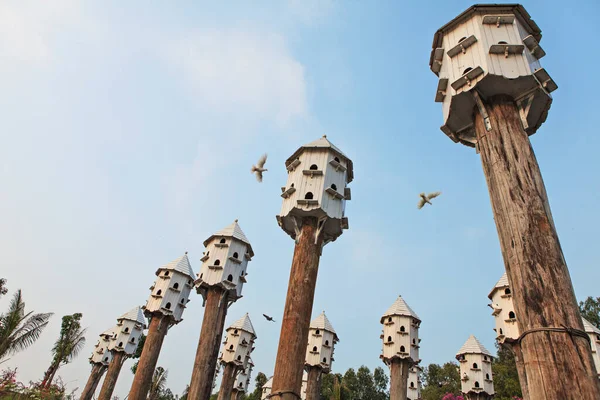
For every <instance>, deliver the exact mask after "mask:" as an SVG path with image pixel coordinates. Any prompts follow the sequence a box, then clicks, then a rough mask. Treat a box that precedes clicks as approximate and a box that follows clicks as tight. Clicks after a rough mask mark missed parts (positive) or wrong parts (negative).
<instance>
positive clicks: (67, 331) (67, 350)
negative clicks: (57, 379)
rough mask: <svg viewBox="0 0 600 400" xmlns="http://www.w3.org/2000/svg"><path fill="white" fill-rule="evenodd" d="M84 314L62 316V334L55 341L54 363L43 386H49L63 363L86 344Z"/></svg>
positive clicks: (45, 375)
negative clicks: (82, 318) (83, 327)
mask: <svg viewBox="0 0 600 400" xmlns="http://www.w3.org/2000/svg"><path fill="white" fill-rule="evenodd" d="M81 317H83V315H82V314H81V313H75V314H73V315H65V316H64V317H63V318H62V326H61V328H60V336H59V337H58V339H57V340H56V342H55V343H54V347H53V348H52V354H53V355H54V357H53V358H52V363H51V364H50V367H48V369H47V370H46V373H45V374H44V379H43V380H42V384H41V387H42V388H49V387H50V385H51V384H52V380H53V379H54V375H56V371H58V368H60V366H61V365H65V364H68V363H70V362H71V361H73V359H74V358H75V357H77V355H78V354H79V352H80V351H81V350H82V349H83V346H84V345H85V337H84V336H83V335H84V334H85V331H86V329H81V323H80V322H79V320H81Z"/></svg>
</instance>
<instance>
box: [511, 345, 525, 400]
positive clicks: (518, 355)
mask: <svg viewBox="0 0 600 400" xmlns="http://www.w3.org/2000/svg"><path fill="white" fill-rule="evenodd" d="M508 347H509V348H510V349H511V351H512V352H513V354H514V356H515V364H516V365H517V373H518V374H519V383H520V384H521V394H522V395H523V400H530V397H529V388H528V386H529V385H528V383H527V373H526V372H525V364H524V363H523V352H522V351H521V345H520V344H518V343H513V344H510V345H508Z"/></svg>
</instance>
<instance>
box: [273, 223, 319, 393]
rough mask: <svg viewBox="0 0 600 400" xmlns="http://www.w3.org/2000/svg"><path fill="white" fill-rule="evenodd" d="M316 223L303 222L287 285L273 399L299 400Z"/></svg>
mask: <svg viewBox="0 0 600 400" xmlns="http://www.w3.org/2000/svg"><path fill="white" fill-rule="evenodd" d="M316 231H317V219H316V218H314V217H309V218H304V219H303V220H302V228H301V234H300V237H299V238H297V243H296V247H295V249H294V259H293V260H292V269H291V272H290V280H289V283H288V292H287V298H286V301H285V309H284V312H283V321H282V322H281V334H280V336H279V347H278V349H277V358H276V361H275V373H274V375H273V389H272V391H271V398H272V399H283V400H298V399H300V391H301V388H302V372H303V370H304V361H305V360H304V359H305V356H306V346H307V344H308V327H309V325H310V315H311V312H312V306H313V300H314V295H315V286H316V284H317V272H318V270H319V258H320V254H321V246H322V242H323V239H322V236H319V237H318V240H316V241H315V233H316Z"/></svg>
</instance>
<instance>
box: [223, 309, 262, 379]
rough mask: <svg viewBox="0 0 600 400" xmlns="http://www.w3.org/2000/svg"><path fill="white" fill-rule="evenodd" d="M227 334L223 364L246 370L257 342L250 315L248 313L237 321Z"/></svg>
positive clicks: (224, 343)
mask: <svg viewBox="0 0 600 400" xmlns="http://www.w3.org/2000/svg"><path fill="white" fill-rule="evenodd" d="M226 332H227V335H226V337H225V341H224V342H223V351H222V353H221V363H223V364H226V363H235V364H237V365H239V366H240V367H242V368H246V366H247V363H248V360H249V359H250V353H252V350H254V348H253V346H254V341H255V340H256V333H255V332H254V327H253V326H252V322H251V321H250V317H249V316H248V314H247V313H246V315H244V316H243V317H242V318H240V319H239V320H237V321H235V322H234V323H233V324H232V325H231V326H230V327H229V328H227V330H226Z"/></svg>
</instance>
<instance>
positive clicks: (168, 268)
mask: <svg viewBox="0 0 600 400" xmlns="http://www.w3.org/2000/svg"><path fill="white" fill-rule="evenodd" d="M156 276H157V277H158V278H157V279H156V281H155V282H154V284H153V285H152V286H151V287H150V290H151V294H150V298H149V299H148V301H147V302H146V305H145V307H144V310H145V314H146V316H147V317H150V316H152V314H153V313H161V314H163V315H165V316H167V317H171V319H172V321H171V323H175V324H178V323H179V322H181V321H182V314H183V310H185V308H186V306H187V303H189V301H190V300H189V297H190V292H191V290H192V288H193V287H194V279H195V276H194V271H192V266H191V265H190V260H189V259H188V256H187V252H186V253H185V254H184V255H183V256H181V257H179V258H178V259H176V260H174V261H171V262H170V263H168V264H166V265H163V266H162V267H160V268H159V269H158V270H157V271H156Z"/></svg>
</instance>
